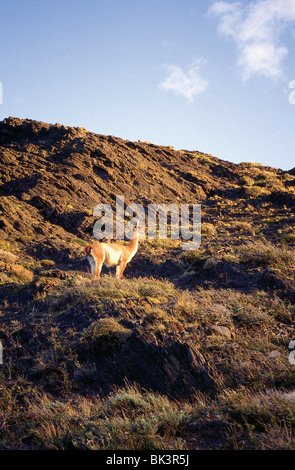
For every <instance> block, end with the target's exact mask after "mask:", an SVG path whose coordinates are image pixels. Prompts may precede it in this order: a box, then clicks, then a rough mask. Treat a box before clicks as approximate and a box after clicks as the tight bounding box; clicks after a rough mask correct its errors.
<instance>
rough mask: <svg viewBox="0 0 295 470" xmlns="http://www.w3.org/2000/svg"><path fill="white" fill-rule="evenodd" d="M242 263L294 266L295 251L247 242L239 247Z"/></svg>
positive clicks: (256, 242) (257, 242)
mask: <svg viewBox="0 0 295 470" xmlns="http://www.w3.org/2000/svg"><path fill="white" fill-rule="evenodd" d="M239 254H240V259H241V261H242V262H243V263H249V264H252V265H254V266H258V265H271V266H273V265H289V266H295V251H294V250H291V249H288V248H286V247H277V246H275V245H273V244H271V243H265V242H263V241H255V242H249V243H247V244H245V245H242V246H240V247H239Z"/></svg>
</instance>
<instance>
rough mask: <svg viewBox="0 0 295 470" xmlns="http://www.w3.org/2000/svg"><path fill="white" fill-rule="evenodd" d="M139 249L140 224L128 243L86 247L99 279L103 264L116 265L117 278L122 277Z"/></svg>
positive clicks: (93, 271) (89, 259)
mask: <svg viewBox="0 0 295 470" xmlns="http://www.w3.org/2000/svg"><path fill="white" fill-rule="evenodd" d="M137 250H138V224H136V226H135V227H134V229H133V234H132V237H131V239H130V241H129V244H128V245H120V244H119V243H96V244H95V245H88V246H86V248H85V252H86V256H87V261H88V263H89V264H90V269H91V274H94V276H95V277H97V278H98V279H99V277H100V272H101V269H102V266H103V265H105V266H107V267H108V268H109V267H111V266H116V278H117V279H118V280H119V279H121V277H122V275H123V272H124V270H125V268H126V265H127V263H129V262H130V261H131V260H132V258H133V256H134V255H135V254H136V252H137Z"/></svg>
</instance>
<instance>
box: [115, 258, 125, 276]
mask: <svg viewBox="0 0 295 470" xmlns="http://www.w3.org/2000/svg"><path fill="white" fill-rule="evenodd" d="M126 265H127V263H126V262H125V261H122V262H121V263H120V264H119V265H118V266H117V267H116V277H117V279H118V280H120V279H121V277H122V275H123V272H124V270H125V268H126Z"/></svg>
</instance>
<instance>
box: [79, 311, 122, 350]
mask: <svg viewBox="0 0 295 470" xmlns="http://www.w3.org/2000/svg"><path fill="white" fill-rule="evenodd" d="M130 335H131V330H129V329H127V328H124V327H123V326H122V325H120V323H118V321H117V320H116V319H115V318H112V317H109V318H100V319H99V320H97V321H95V322H93V323H91V325H90V326H89V327H88V328H86V329H85V330H84V331H83V332H82V334H81V338H80V342H81V344H82V345H84V347H85V348H86V349H89V348H90V349H92V350H94V351H97V350H99V351H104V352H105V351H107V350H109V349H111V348H117V347H118V345H120V344H121V343H122V342H123V341H124V340H126V339H127V338H128V337H129V336H130Z"/></svg>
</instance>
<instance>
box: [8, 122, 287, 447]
mask: <svg viewBox="0 0 295 470" xmlns="http://www.w3.org/2000/svg"><path fill="white" fill-rule="evenodd" d="M249 160H251V156H249ZM0 166H1V172H0V177H1V180H0V298H1V312H0V315H1V317H0V340H1V343H2V347H3V364H2V365H0V374H1V381H2V384H1V388H0V393H2V395H3V396H2V400H1V402H0V413H1V414H0V419H1V420H2V421H0V448H3V449H5V448H10V449H11V448H34V449H35V448H60V449H64V448H73V447H74V448H98V449H102V448H118V449H119V448H129V449H134V448H140V449H142V448H167V446H168V448H173V449H177V448H179V449H185V448H189V449H195V448H196V449H197V448H218V447H222V448H234V447H237V448H278V447H280V448H286V446H287V445H290V446H293V447H294V448H295V445H294V442H295V437H294V436H293V430H291V431H290V433H291V434H290V435H289V434H288V433H287V432H286V429H288V430H289V428H290V429H291V428H292V426H293V425H292V420H291V418H290V416H291V415H292V413H293V411H294V402H293V401H292V400H291V398H290V399H289V398H288V400H289V401H288V402H287V405H286V399H285V397H286V396H287V397H291V395H292V392H293V387H294V383H295V382H294V380H295V368H294V367H295V366H294V365H293V364H292V363H291V362H290V360H289V353H290V351H289V350H288V345H289V343H290V341H291V339H292V338H294V337H295V332H294V325H293V322H294V303H295V283H294V277H295V276H294V273H295V252H294V243H295V233H294V227H295V213H294V208H295V174H294V169H293V170H291V171H289V172H285V171H282V170H280V169H276V168H271V167H265V166H262V165H259V164H255V163H253V162H251V161H249V162H245V163H241V164H233V163H230V162H226V161H223V160H220V159H218V158H216V157H214V156H212V155H207V154H204V153H201V152H198V151H187V150H174V149H173V148H171V147H164V146H158V145H154V144H152V143H149V142H140V141H139V142H130V141H127V140H123V139H120V138H117V137H113V136H103V135H98V134H94V133H91V132H88V131H87V130H86V129H84V128H72V127H65V126H62V125H60V124H55V125H52V124H46V123H43V122H37V121H32V120H28V119H27V120H22V119H18V118H12V117H11V118H7V119H5V120H4V121H2V122H1V123H0ZM118 195H124V198H125V203H126V205H128V204H130V203H132V202H135V203H140V204H142V205H143V206H144V207H145V208H146V207H147V205H148V204H149V203H155V204H159V203H165V204H170V203H177V204H181V203H189V204H193V203H200V204H201V207H202V243H201V246H200V248H199V249H198V250H191V251H184V250H182V247H181V242H180V241H178V240H171V239H168V240H148V239H147V240H142V241H141V242H140V248H139V251H138V253H137V255H136V256H135V258H134V260H133V261H132V262H131V263H130V265H128V267H127V268H126V271H125V273H124V279H123V280H122V281H121V282H119V283H118V282H117V281H116V280H115V279H114V277H113V276H114V273H113V271H108V270H107V269H105V270H103V276H102V278H101V280H100V281H95V280H93V279H91V277H90V275H89V268H88V266H87V263H86V260H85V256H84V246H85V245H86V243H88V242H89V241H91V240H94V239H93V233H92V230H93V225H94V223H95V220H96V218H95V217H94V216H93V208H94V207H95V206H96V205H97V204H98V203H101V202H103V203H108V204H110V205H111V206H112V207H114V205H115V201H116V196H118ZM270 390H271V393H270ZM158 394H160V395H158ZM98 397H100V398H98ZM262 397H263V399H262ZM99 400H101V401H99ZM175 400H176V401H175ZM86 401H87V407H86ZM86 408H87V412H86V411H85V410H86ZM57 409H60V410H62V416H63V419H62V420H60V418H58V415H57V414H56V412H55V411H54V410H57ZM287 409H288V410H289V411H286V410H287ZM151 410H154V414H153V413H152V411H151ZM290 410H291V411H290ZM290 413H291V415H290ZM44 416H47V418H46V420H47V421H46V422H47V425H46V426H47V427H46V426H44V419H45V418H44ZM59 416H60V415H59ZM271 416H272V418H271ZM292 416H293V418H292V419H293V420H294V415H292ZM78 423H80V424H78ZM81 423H82V424H81ZM292 429H293V428H292ZM284 432H285V434H284ZM278 434H279V435H280V436H281V438H280V440H279V441H278V439H276V436H277V435H278ZM90 435H91V437H89V436H90ZM102 436H103V437H102ZM110 436H111V437H110ZM126 436H127V437H126ZM233 436H234V437H233ZM290 436H291V437H290ZM288 442H289V444H288Z"/></svg>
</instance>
